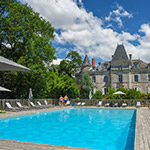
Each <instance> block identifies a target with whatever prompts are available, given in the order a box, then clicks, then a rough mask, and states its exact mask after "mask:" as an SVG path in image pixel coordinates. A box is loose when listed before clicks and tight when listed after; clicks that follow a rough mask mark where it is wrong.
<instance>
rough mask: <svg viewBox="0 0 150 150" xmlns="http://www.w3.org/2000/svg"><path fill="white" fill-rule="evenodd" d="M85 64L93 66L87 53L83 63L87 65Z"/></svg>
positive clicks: (83, 65)
mask: <svg viewBox="0 0 150 150" xmlns="http://www.w3.org/2000/svg"><path fill="white" fill-rule="evenodd" d="M85 66H91V64H90V62H89V59H88V57H87V55H86V56H85V58H84V61H83V64H82V67H85Z"/></svg>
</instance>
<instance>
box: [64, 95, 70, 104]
mask: <svg viewBox="0 0 150 150" xmlns="http://www.w3.org/2000/svg"><path fill="white" fill-rule="evenodd" d="M68 100H69V99H68V96H67V95H65V97H64V103H65V105H66V103H67V101H68Z"/></svg>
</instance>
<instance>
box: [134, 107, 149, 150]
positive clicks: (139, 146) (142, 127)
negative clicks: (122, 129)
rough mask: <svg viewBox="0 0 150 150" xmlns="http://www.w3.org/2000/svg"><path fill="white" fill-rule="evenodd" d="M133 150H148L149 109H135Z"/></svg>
mask: <svg viewBox="0 0 150 150" xmlns="http://www.w3.org/2000/svg"><path fill="white" fill-rule="evenodd" d="M135 150H150V109H148V108H147V107H145V108H144V107H143V108H138V109H137V119H136V134H135Z"/></svg>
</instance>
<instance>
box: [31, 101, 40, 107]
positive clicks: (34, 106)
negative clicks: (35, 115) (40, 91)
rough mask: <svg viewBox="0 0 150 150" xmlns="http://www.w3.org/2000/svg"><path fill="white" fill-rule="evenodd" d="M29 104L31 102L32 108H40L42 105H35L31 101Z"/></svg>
mask: <svg viewBox="0 0 150 150" xmlns="http://www.w3.org/2000/svg"><path fill="white" fill-rule="evenodd" d="M30 104H31V106H32V107H33V108H42V107H40V106H37V105H35V104H34V103H33V102H30Z"/></svg>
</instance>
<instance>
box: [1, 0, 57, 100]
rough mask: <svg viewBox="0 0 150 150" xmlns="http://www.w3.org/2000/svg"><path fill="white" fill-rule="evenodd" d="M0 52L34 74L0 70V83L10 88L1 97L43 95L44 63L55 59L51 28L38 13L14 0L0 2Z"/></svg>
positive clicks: (45, 75) (45, 78)
mask: <svg viewBox="0 0 150 150" xmlns="http://www.w3.org/2000/svg"><path fill="white" fill-rule="evenodd" d="M0 12H1V13H0V33H1V34H0V55H1V56H4V57H6V58H8V59H11V60H13V61H15V62H17V63H20V64H22V65H24V66H27V67H29V68H30V69H32V70H34V73H23V72H2V73H1V74H0V78H1V79H2V80H1V85H2V86H5V85H6V87H10V89H11V90H12V91H13V92H12V93H10V94H9V95H8V94H7V95H6V94H3V95H1V97H5V98H27V97H28V90H29V88H30V87H31V88H32V89H33V94H34V97H37V98H40V97H47V95H46V89H47V86H46V85H47V73H48V72H47V69H46V68H45V65H44V63H43V62H45V63H47V64H48V63H49V62H51V61H52V60H53V59H54V58H55V53H56V50H55V49H54V48H53V46H52V41H53V39H54V28H53V27H52V26H51V24H50V23H49V22H47V21H46V20H45V19H43V18H42V17H41V16H40V15H39V13H36V12H34V11H33V9H32V8H31V7H30V6H28V5H27V4H22V3H20V2H19V1H17V0H7V1H0Z"/></svg>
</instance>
